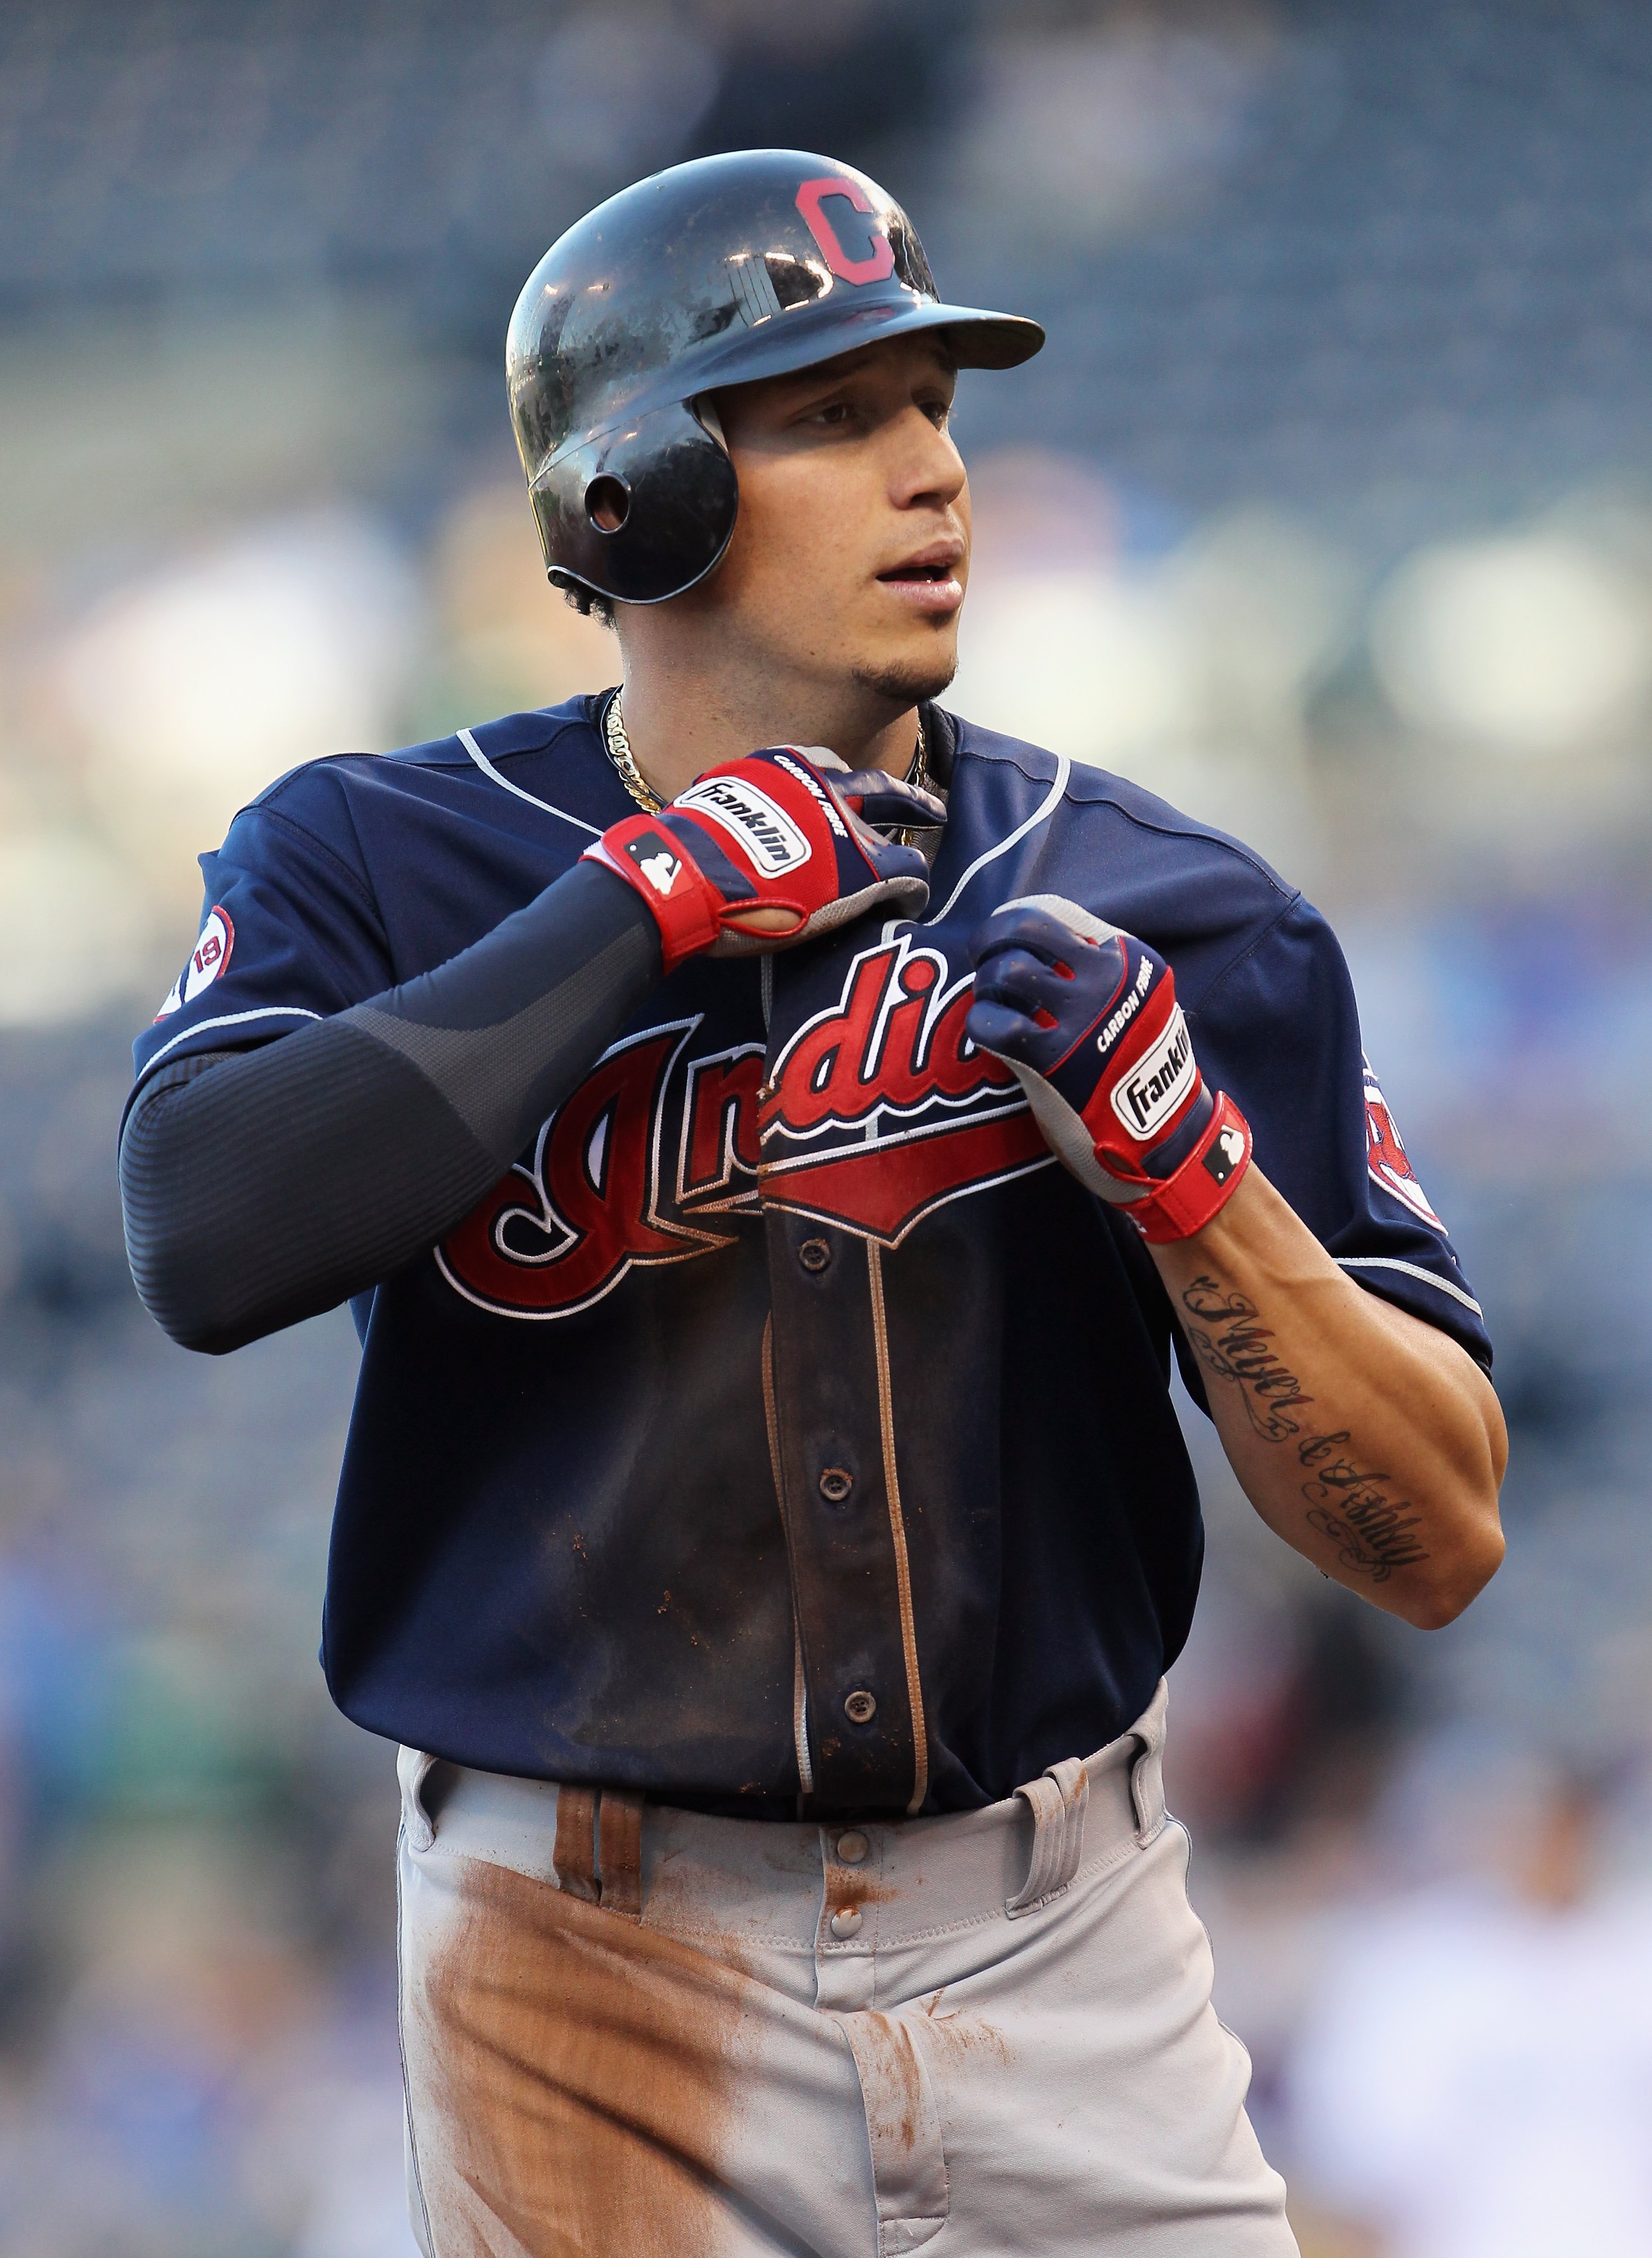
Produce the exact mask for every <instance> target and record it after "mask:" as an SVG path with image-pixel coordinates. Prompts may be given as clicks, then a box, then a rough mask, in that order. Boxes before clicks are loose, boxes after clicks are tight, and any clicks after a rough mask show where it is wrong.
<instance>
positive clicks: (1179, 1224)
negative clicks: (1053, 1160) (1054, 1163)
mask: <svg viewBox="0 0 1652 2258" xmlns="http://www.w3.org/2000/svg"><path fill="white" fill-rule="evenodd" d="M969 955H970V958H971V961H972V962H973V963H974V965H975V1002H974V1004H973V1005H971V1006H970V1010H969V1017H968V1020H967V1021H966V1023H965V1025H966V1030H967V1032H968V1036H969V1040H971V1042H973V1043H974V1044H975V1046H976V1047H977V1048H978V1049H980V1050H983V1051H990V1052H991V1053H992V1054H993V1055H994V1056H995V1057H996V1058H1001V1059H1003V1061H1004V1062H1005V1063H1006V1064H1007V1065H1008V1066H1010V1067H1011V1068H1013V1069H1014V1071H1015V1075H1016V1078H1017V1081H1018V1082H1019V1083H1020V1084H1021V1087H1022V1089H1023V1090H1025V1092H1026V1096H1027V1103H1028V1104H1030V1105H1031V1106H1032V1111H1033V1112H1034V1114H1035V1115H1036V1116H1037V1118H1038V1123H1039V1128H1040V1129H1042V1130H1043V1132H1044V1135H1045V1140H1046V1143H1047V1144H1048V1145H1049V1147H1050V1149H1051V1151H1052V1152H1053V1153H1054V1154H1056V1156H1057V1158H1058V1159H1059V1160H1060V1161H1063V1162H1064V1163H1065V1164H1066V1166H1067V1168H1070V1169H1071V1170H1072V1172H1073V1174H1074V1175H1075V1176H1076V1177H1077V1178H1078V1180H1079V1182H1081V1184H1083V1185H1085V1186H1086V1187H1087V1188H1088V1189H1089V1190H1091V1191H1093V1192H1097V1193H1099V1194H1100V1196H1102V1198H1103V1199H1104V1200H1107V1201H1108V1202H1110V1204H1111V1205H1113V1206H1114V1207H1120V1208H1123V1209H1124V1212H1125V1214H1126V1215H1128V1216H1129V1217H1130V1218H1131V1222H1132V1223H1134V1224H1135V1225H1137V1226H1138V1229H1139V1230H1140V1232H1141V1234H1142V1237H1143V1238H1144V1239H1148V1240H1150V1241H1151V1242H1152V1243H1153V1244H1154V1245H1159V1246H1162V1245H1163V1244H1165V1243H1166V1241H1168V1240H1170V1239H1190V1238H1191V1237H1192V1236H1193V1234H1194V1232H1195V1231H1202V1229H1203V1228H1204V1226H1205V1225H1206V1224H1207V1223H1209V1220H1210V1218H1212V1216H1214V1215H1215V1214H1216V1211H1218V1209H1220V1208H1221V1207H1222V1206H1223V1205H1224V1204H1225V1203H1226V1202H1227V1201H1228V1200H1229V1199H1230V1198H1231V1197H1232V1196H1233V1194H1234V1193H1235V1192H1236V1191H1237V1189H1238V1185H1239V1180H1240V1178H1241V1177H1242V1176H1243V1175H1244V1171H1245V1169H1246V1168H1247V1167H1248V1166H1249V1164H1250V1159H1251V1132H1250V1129H1249V1127H1248V1126H1247V1125H1246V1123H1245V1119H1244V1115H1243V1114H1242V1113H1241V1112H1240V1111H1239V1109H1238V1107H1237V1105H1235V1104H1234V1103H1233V1101H1232V1099H1231V1098H1230V1097H1225V1096H1224V1095H1223V1093H1222V1092H1221V1091H1217V1092H1216V1094H1215V1096H1212V1094H1211V1092H1210V1091H1209V1090H1207V1089H1206V1087H1205V1083H1204V1078H1203V1076H1202V1075H1201V1074H1200V1072H1199V1067H1198V1062H1197V1061H1196V1060H1195V1057H1194V1054H1193V1038H1192V1036H1191V1035H1190V1034H1189V1033H1188V1023H1187V1021H1186V1019H1184V1018H1183V1017H1182V1013H1181V1005H1180V1004H1178V1003H1177V1001H1176V979H1175V975H1174V974H1173V972H1172V971H1171V969H1170V967H1169V966H1168V965H1167V964H1166V962H1165V961H1164V959H1163V957H1162V956H1159V955H1156V954H1155V953H1154V951H1153V950H1152V949H1151V948H1148V947H1147V946H1146V944H1145V942H1144V941H1138V940H1137V939H1136V938H1135V936H1134V935H1133V934H1128V933H1121V932H1120V931H1119V930H1118V928H1117V926H1111V925H1108V924H1106V923H1105V922H1104V921H1103V920H1102V919H1100V918H1097V917H1092V916H1091V915H1090V913H1089V912H1088V910H1082V909H1081V908H1080V907H1079V906H1078V905H1077V903H1076V902H1069V901H1064V900H1063V899H1062V898H1061V897H1060V895H1059V894H1036V895H1033V896H1032V898H1030V899H1028V900H1026V901H1020V902H1006V903H1005V904H1004V905H1003V908H1002V909H1000V910H998V911H996V912H995V913H994V914H993V915H992V916H991V917H990V918H989V919H988V920H987V922H986V923H985V924H984V925H982V926H979V927H976V929H975V934H974V935H973V936H972V938H971V940H970V944H969Z"/></svg>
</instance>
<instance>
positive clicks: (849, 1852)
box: [838, 1827, 872, 1866]
mask: <svg viewBox="0 0 1652 2258" xmlns="http://www.w3.org/2000/svg"><path fill="white" fill-rule="evenodd" d="M871 1847H872V1846H871V1844H870V1843H869V1842H868V1841H867V1839H866V1837H865V1836H864V1835H862V1834H861V1830H860V1828H858V1827H851V1828H850V1829H849V1831H848V1833H847V1835H840V1836H839V1837H838V1860H839V1863H840V1864H841V1865H845V1866H858V1865H859V1864H861V1860H862V1859H863V1858H864V1857H865V1856H866V1854H867V1852H868V1851H869V1850H870V1849H871Z"/></svg>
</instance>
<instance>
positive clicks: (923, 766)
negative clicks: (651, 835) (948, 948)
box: [602, 690, 932, 847]
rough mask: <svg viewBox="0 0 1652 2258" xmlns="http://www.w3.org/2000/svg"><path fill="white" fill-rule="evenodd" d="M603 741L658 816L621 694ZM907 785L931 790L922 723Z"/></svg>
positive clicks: (904, 837)
mask: <svg viewBox="0 0 1652 2258" xmlns="http://www.w3.org/2000/svg"><path fill="white" fill-rule="evenodd" d="M602 737H603V742H604V744H605V745H606V748H607V752H608V758H609V759H610V760H611V761H612V762H613V765H614V767H615V769H616V770H617V771H618V772H619V778H620V783H621V784H622V785H624V786H625V788H626V790H627V792H629V793H630V795H631V797H632V799H634V800H635V802H636V804H637V806H639V807H640V808H642V809H643V810H644V811H645V812H646V813H648V814H649V815H657V814H658V813H659V812H660V810H661V808H662V807H663V806H664V805H665V803H664V801H663V799H661V798H660V795H659V794H658V792H656V791H655V789H654V787H653V785H651V784H649V782H648V781H647V779H646V778H644V776H643V774H642V770H641V769H640V768H639V767H638V766H637V763H636V755H635V753H634V752H633V751H632V750H631V740H630V738H629V737H627V735H626V733H625V715H624V714H622V713H621V712H620V692H618V691H617V690H616V691H615V692H614V693H613V697H612V698H610V699H609V700H608V703H607V706H606V708H605V709H604V712H603V716H602ZM906 782H907V783H908V784H913V785H918V788H919V790H920V791H923V792H928V791H930V790H932V786H931V784H930V781H929V742H928V740H927V738H926V737H925V734H924V724H923V721H922V720H921V719H920V720H919V721H918V747H917V749H916V751H915V752H914V753H913V755H912V765H911V768H910V769H908V770H907V771H906ZM896 836H897V838H898V839H899V840H900V841H901V844H902V845H903V846H905V847H910V846H911V843H912V841H911V834H910V833H909V832H906V831H900V832H897V834H896Z"/></svg>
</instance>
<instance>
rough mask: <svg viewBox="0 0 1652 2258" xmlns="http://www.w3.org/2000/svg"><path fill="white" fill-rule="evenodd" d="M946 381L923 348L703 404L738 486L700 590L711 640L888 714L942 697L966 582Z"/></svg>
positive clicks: (936, 353)
mask: <svg viewBox="0 0 1652 2258" xmlns="http://www.w3.org/2000/svg"><path fill="white" fill-rule="evenodd" d="M954 381H955V379H954V371H953V367H952V363H951V360H950V359H949V357H948V355H947V349H946V346H945V344H944V343H943V342H942V340H941V339H940V338H939V337H935V336H930V335H925V336H919V337H893V338H890V339H889V340H887V341H886V342H885V343H883V344H876V345H871V346H868V347H866V348H865V349H863V350H862V351H858V352H854V353H846V354H844V355H842V356H841V357H840V359H837V360H833V361H828V362H826V363H825V364H824V365H823V366H820V367H819V368H812V369H806V370H805V371H803V372H802V373H800V374H798V375H796V376H780V377H771V378H769V379H767V380H764V381H763V382H762V383H760V384H742V385H736V386H734V387H730V388H729V389H728V390H727V391H723V392H720V393H718V394H716V407H717V410H718V414H719V416H720V420H721V423H722V429H723V436H724V438H725V440H726V441H727V446H728V451H729V455H730V457H731V458H732V459H733V462H734V468H735V471H736V472H737V473H738V474H739V478H740V515H739V518H738V520H737V522H736V524H735V527H734V539H733V540H732V541H731V542H730V543H729V547H728V552H727V556H726V557H724V560H723V562H722V564H721V565H720V568H719V570H718V571H717V572H716V573H714V574H713V577H712V579H711V580H710V581H708V582H707V583H706V584H705V597H704V600H705V604H706V606H707V607H708V609H709V610H711V611H712V612H713V613H714V614H715V616H716V623H717V628H718V631H719V632H720V633H721V634H725V635H727V636H731V637H732V638H733V639H734V640H735V641H736V642H738V643H742V644H744V645H745V646H746V648H747V650H748V653H749V655H750V656H752V657H755V658H756V659H757V660H758V661H759V662H762V661H763V660H764V659H765V658H766V659H767V660H768V661H769V663H771V664H774V665H775V666H776V668H777V669H780V670H782V671H787V672H790V673H791V674H793V675H794V676H795V675H797V674H798V673H801V674H803V675H805V676H807V677H809V678H813V679H815V680H819V681H823V682H826V681H832V682H839V683H840V682H842V681H843V680H844V679H845V678H849V679H853V680H854V682H856V683H858V684H859V685H861V686H862V687H865V688H869V689H872V690H874V691H876V692H879V693H881V694H883V695H885V696H887V697H889V698H890V699H891V700H893V701H894V702H895V703H896V704H897V705H906V704H909V703H911V701H912V700H914V699H919V698H931V697H933V696H935V695H936V694H937V693H938V692H940V691H941V690H944V689H945V688H946V686H947V683H949V682H950V681H951V680H952V678H953V674H954V671H955V669H956V667H957V664H958V615H959V611H960V608H961V606H962V603H963V600H964V585H965V582H966V580H967V579H968V571H969V490H968V482H967V480H966V478H965V473H964V466H963V463H962V461H961V459H960V457H959V453H958V450H957V449H956V448H955V447H954V444H953V443H952V440H951V439H950V437H948V436H947V415H948V413H949V411H950V409H951V407H952V397H953V389H954ZM695 593H698V591H696V592H695Z"/></svg>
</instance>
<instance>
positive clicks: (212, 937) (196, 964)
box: [155, 903, 235, 1021]
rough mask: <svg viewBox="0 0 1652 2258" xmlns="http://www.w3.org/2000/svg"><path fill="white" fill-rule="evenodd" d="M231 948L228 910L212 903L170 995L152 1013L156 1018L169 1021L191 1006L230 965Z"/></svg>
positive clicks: (231, 929) (233, 937)
mask: <svg viewBox="0 0 1652 2258" xmlns="http://www.w3.org/2000/svg"><path fill="white" fill-rule="evenodd" d="M234 947H235V927H234V926H233V925H232V924H231V923H230V912H228V910H226V909H223V908H222V907H220V906H219V905H217V904H216V903H215V904H214V905H213V906H212V908H211V909H210V910H209V912H208V913H207V921H206V923H205V924H204V925H203V926H202V928H201V938H200V940H199V941H196V943H195V949H194V951H193V953H192V955H191V956H190V958H189V962H188V964H186V965H185V966H184V968H183V970H182V971H181V973H180V974H179V975H178V977H177V978H176V979H175V980H174V982H173V983H172V993H171V994H170V995H169V996H168V997H167V1000H166V1002H165V1003H164V1004H163V1005H161V1007H160V1010H159V1011H158V1012H156V1014H155V1018H156V1019H157V1020H158V1021H159V1020H161V1019H169V1018H170V1017H171V1016H172V1014H173V1012H181V1010H182V1009H183V1007H184V1005H186V1004H190V1003H193V1002H194V1001H195V998H196V997H197V996H198V995H199V994H200V993H201V991H202V989H203V988H209V987H210V986H211V985H212V983H213V982H214V981H215V980H216V978H217V977H218V975H219V974H220V973H221V972H222V971H223V969H224V967H225V966H226V965H227V964H228V963H229V962H230V950H231V949H232V948H234Z"/></svg>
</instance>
